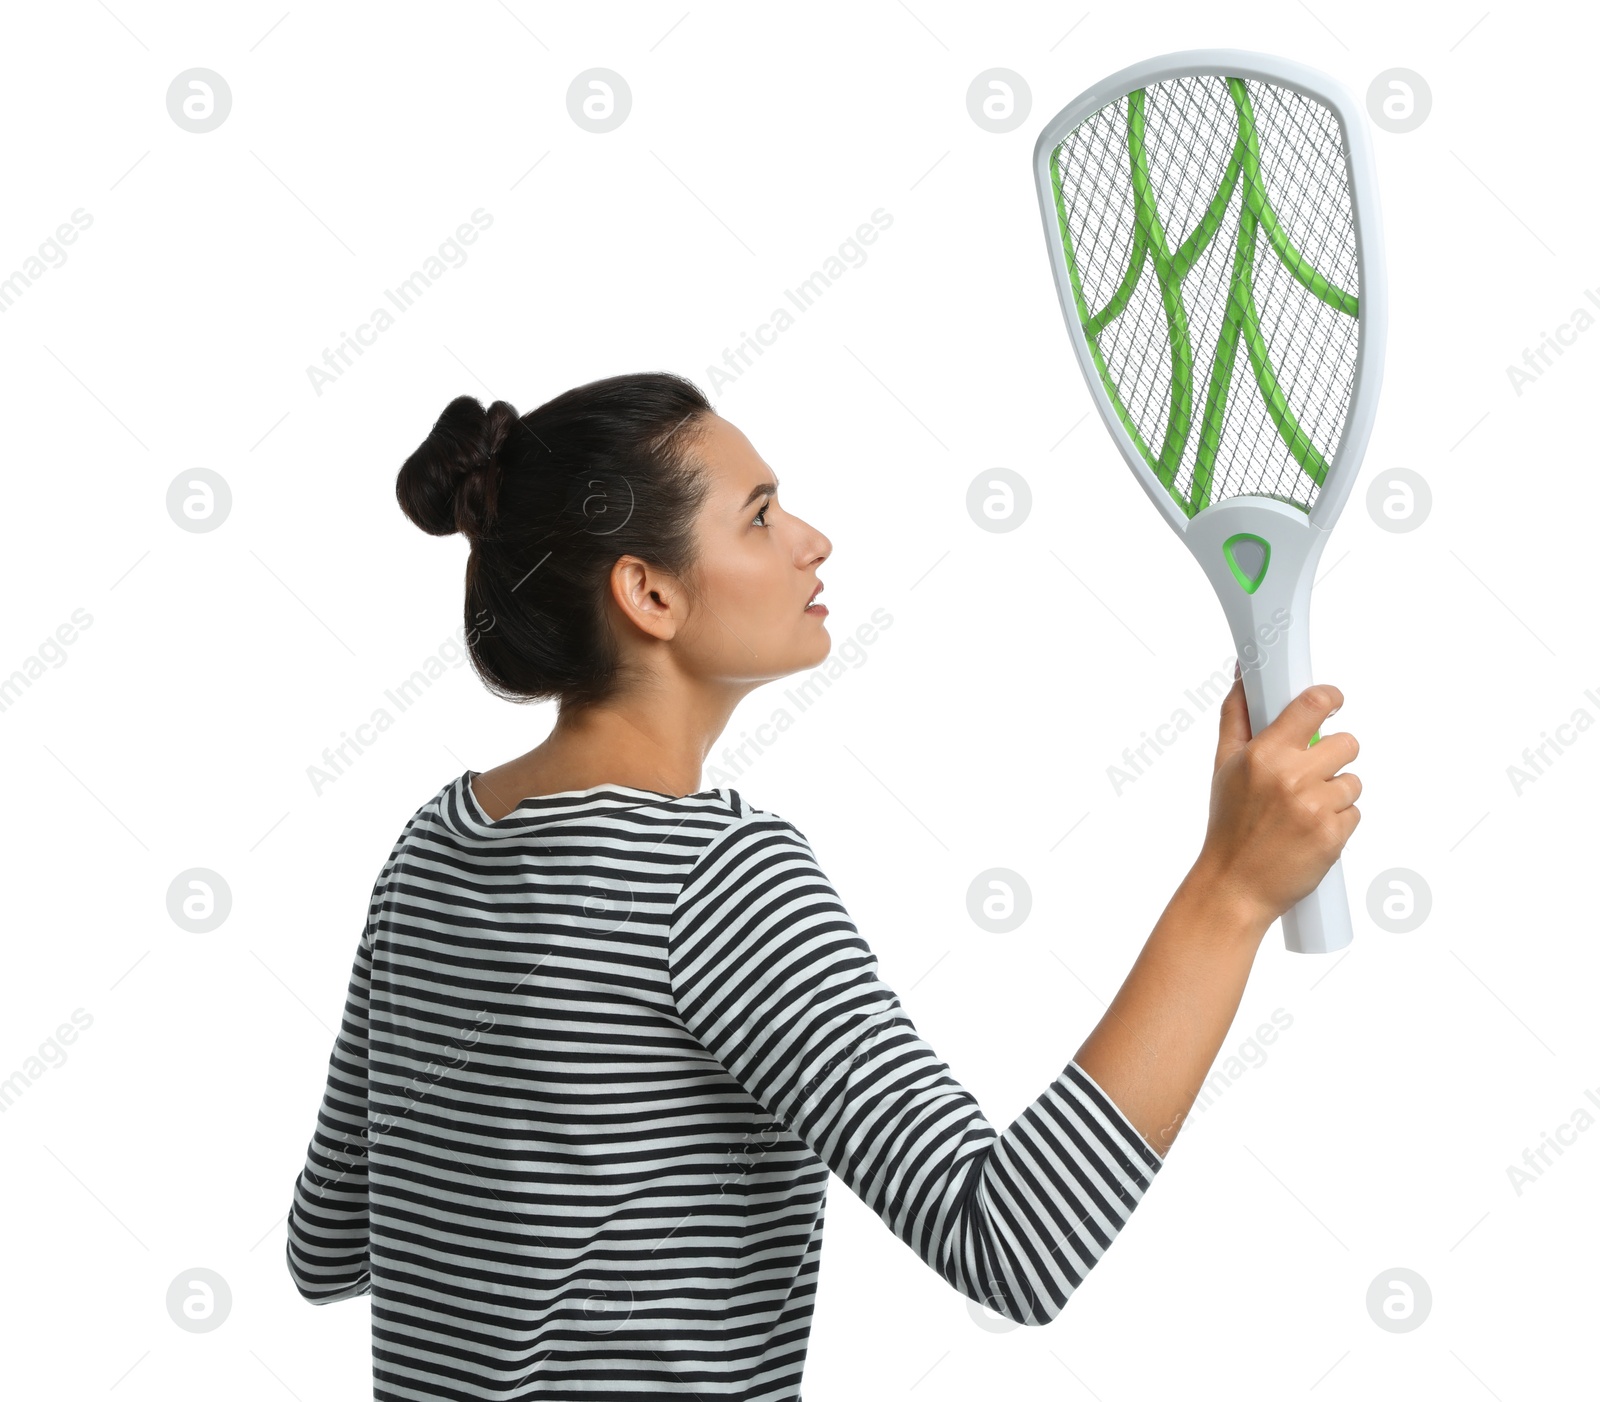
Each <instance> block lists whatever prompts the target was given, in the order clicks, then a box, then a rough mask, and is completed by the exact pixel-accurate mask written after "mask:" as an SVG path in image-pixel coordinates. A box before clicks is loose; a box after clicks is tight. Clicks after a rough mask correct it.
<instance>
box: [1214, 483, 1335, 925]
mask: <svg viewBox="0 0 1600 1402" xmlns="http://www.w3.org/2000/svg"><path fill="white" fill-rule="evenodd" d="M1326 539H1327V535H1326V532H1324V531H1322V530H1320V529H1319V528H1318V527H1316V526H1313V525H1311V524H1310V522H1309V521H1308V520H1307V518H1306V514H1305V512H1303V511H1301V510H1300V509H1299V508H1297V507H1295V506H1292V505H1289V504H1286V503H1284V502H1281V501H1277V500H1275V499H1272V498H1267V497H1233V498H1230V499H1229V500H1227V501H1222V502H1218V503H1217V504H1216V505H1214V506H1212V507H1209V508H1207V509H1206V510H1204V511H1202V512H1200V514H1199V515H1197V516H1196V517H1195V518H1194V519H1193V520H1192V521H1191V522H1190V523H1189V526H1188V529H1187V530H1186V532H1185V533H1184V543H1185V544H1186V545H1187V546H1188V547H1189V549H1190V551H1191V552H1192V553H1193V555H1194V557H1195V558H1196V559H1197V560H1198V561H1199V562H1200V565H1201V568H1202V569H1204V570H1205V572H1206V576H1207V578H1209V579H1210V581H1211V585H1212V588H1213V589H1215V590H1216V593H1217V598H1218V599H1219V600H1220V601H1221V603H1222V609H1223V612H1224V613H1225V614H1226V615H1227V618H1228V627H1229V629H1230V631H1231V632H1232V633H1233V644H1234V648H1235V650H1236V652H1237V654H1238V658H1239V671H1240V675H1241V676H1242V677H1243V679H1244V696H1245V701H1246V703H1247V704H1248V706H1249V708H1250V733H1251V734H1252V735H1259V734H1260V733H1261V732H1262V731H1263V730H1264V729H1266V727H1267V726H1268V725H1270V724H1271V723H1272V722H1273V721H1274V720H1276V719H1277V718H1278V716H1279V715H1281V714H1282V712H1283V709H1284V707H1285V706H1287V705H1288V704H1289V703H1290V702H1291V701H1293V700H1294V698H1295V697H1296V696H1298V695H1299V694H1300V693H1301V692H1302V691H1304V690H1305V689H1306V688H1307V687H1308V686H1310V685H1311V683H1312V676H1311V634H1310V609H1311V580H1312V575H1313V573H1314V572H1315V569H1316V564H1317V559H1318V557H1319V556H1320V555H1321V553H1322V546H1323V544H1324V542H1325V541H1326ZM1351 938H1352V931H1351V927H1350V902H1349V899H1348V897H1347V896H1346V893H1345V886H1344V868H1343V866H1342V865H1341V864H1340V862H1339V861H1337V860H1336V861H1335V862H1334V863H1333V865H1332V866H1330V867H1329V868H1328V871H1327V874H1326V875H1325V876H1324V877H1323V878H1322V882H1321V884H1320V885H1319V886H1318V887H1317V888H1316V890H1314V891H1312V892H1311V894H1310V895H1308V896H1306V897H1305V898H1304V899H1303V900H1301V901H1298V902H1296V903H1295V904H1294V905H1292V906H1290V907H1289V909H1288V910H1286V911H1284V913H1283V942H1284V946H1285V947H1286V948H1287V949H1289V950H1291V951H1292V952H1294V953H1296V954H1329V953H1332V952H1333V951H1334V950H1336V949H1343V948H1344V947H1345V945H1347V944H1349V943H1350V941H1351Z"/></svg>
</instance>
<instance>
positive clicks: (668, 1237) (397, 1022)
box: [287, 770, 1162, 1402]
mask: <svg viewBox="0 0 1600 1402" xmlns="http://www.w3.org/2000/svg"><path fill="white" fill-rule="evenodd" d="M473 774H474V771H472V770H468V771H467V772H466V773H464V774H462V775H461V776H460V777H459V778H456V779H453V780H452V781H451V782H450V783H448V784H446V785H445V787H444V788H443V789H441V790H440V791H439V792H438V794H436V795H435V796H434V797H433V798H432V799H431V800H429V802H428V803H426V804H425V805H424V806H423V807H422V808H420V809H419V810H418V811H417V812H416V814H415V815H413V817H412V818H411V820H410V821H409V822H408V823H407V824H406V826H405V830H404V831H403V832H402V833H401V835H400V838H399V840H398V841H397V842H396V843H395V846H394V848H393V850H392V851H391V852H390V854H389V857H388V859H387V861H386V862H385V863H384V865H383V869H382V871H381V872H380V874H379V876H378V879H377V882H376V884H375V885H374V887H373V891H372V899H371V904H370V906H369V908H368V912H367V920H366V926H365V928H364V930H363V931H362V934H361V939H360V942H359V944H358V946H357V949H356V954H355V961H354V968H353V971H352V973H351V978H350V985H349V995H348V998H347V1001H346V1004H345V1009H344V1016H343V1021H342V1025H341V1028H340V1031H339V1034H338V1036H337V1038H336V1040H335V1042H334V1046H333V1053H332V1056H331V1057H330V1059H329V1064H328V1080H327V1087H326V1091H325V1093H324V1096H323V1100H322V1105H321V1108H320V1111H319V1113H318V1116H317V1122H316V1129H315V1133H314V1135H313V1137H312V1139H311V1142H310V1146H309V1149H308V1151H307V1154H306V1162H305V1168H304V1170H303V1171H302V1172H301V1174H300V1176H299V1178H298V1180H297V1181H296V1183H295V1185H294V1192H293V1197H292V1205H291V1207H290V1211H289V1219H288V1243H287V1259H288V1266H289V1271H290V1274H291V1275H292V1277H293V1279H294V1282H295V1285H296V1286H297V1287H298V1289H299V1291H300V1293H301V1294H302V1295H303V1296H304V1297H305V1298H306V1299H308V1300H310V1301H311V1302H313V1303H314V1304H327V1303H329V1302H331V1301H334V1300H343V1299H347V1298H350V1297H352V1296H356V1295H366V1294H370V1295H371V1297H372V1360H373V1396H374V1397H375V1398H376V1399H379V1402H390V1400H391V1399H394V1400H396V1402H397V1400H398V1399H402V1398H403V1399H408V1402H410V1400H411V1399H416V1402H423V1400H424V1399H426V1402H439V1399H461V1400H462V1402H467V1399H471V1400H472V1402H481V1399H487V1398H495V1399H523V1398H542V1399H554V1398H561V1399H573V1400H574V1402H576V1399H584V1402H594V1399H596V1398H623V1397H643V1396H647V1395H656V1394H672V1395H678V1396H683V1397H702V1398H710V1397H724V1398H740V1399H744V1400H745V1402H758V1400H759V1402H768V1400H769V1399H770V1402H779V1399H782V1400H783V1402H798V1399H799V1397H800V1383H801V1374H802V1371H803V1368H804V1365H805V1358H806V1343H807V1337H808V1334H809V1331H810V1326H811V1317H812V1306H813V1303H814V1300H815V1296H816V1291H817V1279H818V1266H819V1262H820V1256H821V1250H822V1222H823V1210H824V1207H825V1204H826V1198H827V1188H828V1181H829V1180H828V1175H829V1171H830V1170H831V1171H832V1172H833V1173H836V1174H838V1176H839V1177H840V1178H841V1179H843V1180H844V1182H845V1183H846V1185H847V1186H848V1187H849V1188H850V1189H851V1191H853V1192H854V1193H856V1194H857V1195H858V1196H859V1197H860V1198H861V1200H862V1201H863V1202H865V1203H866V1204H867V1205H868V1206H869V1207H870V1208H871V1209H872V1210H873V1211H874V1212H875V1213H877V1215H878V1216H879V1217H880V1218H881V1219H882V1220H883V1222H884V1223H885V1225H887V1226H888V1228H889V1230H890V1231H892V1232H893V1233H894V1234H895V1235H896V1236H897V1237H899V1239H900V1240H901V1241H903V1242H904V1243H905V1244H906V1245H907V1246H908V1247H910V1248H911V1250H913V1251H914V1252H916V1254H917V1255H918V1256H919V1257H920V1258H921V1259H922V1261H923V1262H924V1263H926V1264H927V1265H928V1266H929V1267H930V1268H932V1269H933V1270H935V1271H937V1272H938V1273H939V1275H940V1276H942V1277H943V1278H944V1279H945V1280H946V1281H947V1282H949V1284H950V1285H952V1286H953V1287H954V1288H955V1289H956V1290H959V1291H960V1292H961V1293H962V1294H963V1295H965V1296H967V1297H968V1298H969V1299H972V1300H975V1301H980V1302H982V1303H983V1304H984V1305H986V1306H988V1307H989V1308H990V1309H991V1310H993V1311H995V1312H996V1313H998V1314H1000V1315H1003V1316H1005V1317H1006V1318H1008V1319H1011V1320H1015V1321H1017V1322H1019V1323H1022V1324H1035V1325H1038V1324H1045V1323H1048V1322H1049V1321H1050V1320H1052V1319H1054V1318H1055V1317H1056V1315H1057V1314H1059V1313H1060V1312H1061V1310H1062V1309H1063V1308H1064V1307H1065V1305H1066V1302H1067V1299H1068V1297H1069V1296H1070V1295H1071V1293H1072V1291H1073V1290H1074V1288H1075V1287H1076V1286H1078V1285H1079V1284H1080V1283H1081V1282H1082V1281H1083V1278H1084V1276H1085V1275H1086V1274H1087V1273H1088V1272H1089V1270H1090V1269H1091V1268H1092V1267H1093V1266H1094V1264H1095V1262H1096V1261H1098V1260H1099V1258H1100V1257H1101V1255H1102V1254H1103V1253H1104V1252H1105V1251H1106V1249H1107V1248H1108V1247H1109V1246H1110V1244H1111V1241H1112V1238H1113V1237H1115V1236H1116V1234H1117V1232H1118V1231H1119V1230H1120V1229H1121V1228H1122V1226H1123V1224H1124V1223H1125V1222H1126V1221H1127V1219H1128V1216H1129V1214H1130V1213H1131V1212H1132V1211H1133V1209H1134V1207H1135V1206H1136V1205H1137V1204H1138V1202H1139V1200H1140V1198H1141V1197H1142V1195H1143V1193H1144V1190H1145V1189H1146V1188H1147V1187H1148V1186H1149V1185H1150V1183H1151V1181H1152V1180H1153V1178H1154V1176H1155V1174H1156V1172H1157V1171H1158V1169H1159V1168H1160V1166H1161V1163H1162V1160H1161V1159H1160V1158H1159V1157H1158V1156H1157V1154H1156V1153H1155V1152H1154V1150H1153V1149H1151V1147H1150V1146H1149V1144H1148V1143H1146V1141H1145V1140H1144V1139H1143V1138H1142V1137H1141V1136H1140V1134H1139V1133H1138V1131H1137V1130H1136V1129H1135V1128H1134V1127H1133V1126H1132V1124H1131V1123H1130V1122H1129V1121H1128V1120H1127V1118H1126V1117H1125V1116H1124V1115H1123V1114H1122V1112H1121V1111H1120V1110H1119V1109H1118V1107H1117V1106H1116V1105H1115V1104H1114V1103H1113V1102H1112V1100H1111V1099H1110V1097H1109V1096H1108V1095H1107V1094H1106V1093H1105V1091H1104V1090H1102V1089H1101V1087H1100V1086H1099V1085H1097V1084H1096V1083H1095V1081H1094V1080H1093V1079H1092V1078H1091V1077H1089V1076H1088V1075H1087V1074H1086V1073H1085V1072H1084V1071H1083V1070H1082V1069H1081V1068H1080V1067H1079V1066H1078V1065H1077V1064H1076V1063H1075V1062H1069V1063H1068V1065H1067V1066H1066V1067H1065V1069H1064V1070H1063V1071H1062V1072H1061V1074H1060V1075H1059V1076H1057V1077H1056V1078H1055V1079H1054V1080H1053V1081H1051V1082H1050V1084H1049V1085H1047V1086H1046V1087H1045V1088H1044V1090H1043V1091H1042V1092H1041V1093H1040V1094H1039V1096H1038V1098H1037V1099H1036V1100H1034V1101H1033V1103H1032V1104H1031V1105H1029V1106H1028V1108H1027V1109H1026V1110H1024V1111H1023V1112H1022V1114H1021V1115H1019V1116H1018V1117H1017V1119H1016V1120H1015V1121H1014V1122H1013V1123H1012V1124H1011V1126H1010V1127H1009V1128H1008V1129H1007V1130H1006V1131H1005V1133H1003V1134H996V1132H995V1130H994V1129H993V1128H992V1127H991V1126H990V1124H989V1122H988V1121H987V1120H986V1119H985V1118H984V1116H983V1113H982V1111H981V1110H980V1109H979V1107H978V1103H977V1101H976V1100H975V1099H974V1098H973V1097H972V1095H971V1094H970V1093H969V1092H968V1091H967V1090H966V1089H965V1088H964V1087H963V1086H961V1085H960V1084H959V1083H958V1082H957V1081H955V1080H954V1079H953V1078H952V1076H951V1075H950V1071H949V1068H948V1067H947V1066H946V1065H945V1063H944V1062H943V1061H942V1060H940V1058H939V1056H938V1055H937V1054H936V1053H935V1052H934V1050H933V1048H932V1047H930V1046H929V1045H928V1044H927V1043H926V1042H925V1041H923V1040H922V1038H921V1037H920V1036H918V1034H917V1030H916V1028H915V1027H914V1026H913V1025H912V1022H911V1019H910V1018H909V1017H908V1016H907V1015H906V1012H905V1010H904V1009H903V1008H902V1007H901V1005H900V1001H899V999H898V998H897V997H896V996H895V994H894V993H893V991H892V990H891V989H889V988H888V987H887V986H886V985H885V984H884V983H883V982H882V980H881V979H880V978H879V977H878V970H877V961H876V959H875V957H874V956H873V954H872V951H871V950H870V949H869V948H868V947H867V944H866V942H865V941H864V940H863V939H862V937H861V936H860V934H859V933H858V932H857V930H856V927H855V925H854V924H853V923H852V921H851V919H850V916H849V915H848V914H847V913H846V911H845V908H844V906H843V905H842V904H841V903H840V900H839V896H838V894H837V893H836V892H835V891H834V889H833V887H832V885H831V884H830V883H829V881H828V879H827V877H826V876H824V875H823V873H822V871H821V870H820V869H819V867H818V865H817V862H816V859H815V856H814V854H813V853H812V850H811V846H810V844H809V843H808V842H807V841H806V838H805V837H804V835H803V834H802V833H801V832H800V831H799V829H797V828H796V827H794V825H793V824H791V823H789V822H787V821H786V820H785V819H783V818H781V817H779V816H778V815H777V814H774V813H768V812H764V811H762V810H761V809H758V808H753V807H751V806H750V805H749V804H748V803H746V801H745V800H744V799H743V798H742V797H741V796H740V794H739V793H738V791H737V790H734V789H729V788H717V789H709V790H705V791H703V792H701V793H695V794H689V795H687V796H685V797H681V798H675V797H671V796H669V795H666V794H659V793H653V792H651V791H649V790H645V789H635V788H629V787H626V786H622V785H616V784H604V785H599V786H597V787H595V788H590V789H584V790H582V791H581V792H580V791H573V792H568V793H559V794H548V795H541V796H538V797H534V798H527V799H524V800H523V801H522V802H521V803H519V804H518V805H517V806H516V807H515V808H514V809H513V810H512V811H511V812H510V813H508V814H506V815H505V816H504V817H503V818H501V819H500V820H498V821H490V819H489V818H488V817H487V815H486V814H485V813H484V811H483V808H482V807H481V805H480V804H479V803H478V800H477V798H476V796H475V795H474V793H473V791H472V786H471V780H472V777H473Z"/></svg>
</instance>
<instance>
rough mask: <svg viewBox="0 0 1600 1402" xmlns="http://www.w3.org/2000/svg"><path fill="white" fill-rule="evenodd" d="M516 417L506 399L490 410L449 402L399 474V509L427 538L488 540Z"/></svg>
mask: <svg viewBox="0 0 1600 1402" xmlns="http://www.w3.org/2000/svg"><path fill="white" fill-rule="evenodd" d="M518 417H519V416H518V414H517V411H516V409H515V408H514V407H513V406H512V405H510V404H508V403H507V402H506V401H505V400H503V399H497V400H495V402H494V403H493V404H491V405H490V406H489V407H488V408H487V409H485V408H484V407H483V405H482V404H481V403H480V402H479V401H478V400H476V399H474V398H473V397H472V396H471V395H470V394H464V395H462V396H461V397H460V398H459V399H453V400H451V401H450V403H449V404H447V405H446V406H445V410H444V412H443V413H442V414H440V415H439V418H438V421H437V422H436V423H435V424H434V426H433V428H432V430H431V431H430V432H429V434H428V436H427V437H426V438H425V439H424V440H423V441H422V444H421V446H420V447H418V448H417V450H416V451H415V452H414V453H412V454H411V456H410V457H408V458H407V459H406V460H405V463H404V464H403V465H402V466H401V468H400V474H399V476H398V477H397V478H396V479H395V486H394V490H395V496H396V498H398V500H399V502H400V509H401V510H402V511H403V512H405V514H406V516H407V517H408V518H409V519H410V520H411V521H412V522H414V523H415V524H416V525H418V526H420V527H421V528H422V529H423V530H425V531H427V532H428V534H429V535H453V534H455V533H456V532H457V531H460V532H461V533H462V534H463V535H465V536H466V537H467V538H468V539H469V540H473V541H477V540H479V539H481V538H482V537H484V536H486V535H488V534H489V533H490V531H491V530H492V529H493V527H494V521H495V507H496V504H497V502H498V499H499V495H500V491H499V488H500V461H499V454H500V445H501V444H502V443H504V442H505V440H506V435H507V434H509V433H510V432H511V427H512V425H513V424H515V423H516V422H517V419H518Z"/></svg>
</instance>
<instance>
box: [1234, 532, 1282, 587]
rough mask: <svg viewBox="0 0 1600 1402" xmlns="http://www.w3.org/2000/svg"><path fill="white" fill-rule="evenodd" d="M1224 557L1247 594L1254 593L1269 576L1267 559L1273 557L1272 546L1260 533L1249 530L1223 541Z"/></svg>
mask: <svg viewBox="0 0 1600 1402" xmlns="http://www.w3.org/2000/svg"><path fill="white" fill-rule="evenodd" d="M1222 558H1223V559H1225V560H1226V561H1227V562H1228V568H1229V569H1230V570H1232V571H1233V577H1234V578H1235V579H1237V580H1238V581H1239V587H1240V588H1241V589H1243V590H1244V592H1245V593H1246V594H1254V593H1255V592H1256V590H1257V589H1259V588H1260V587H1261V581H1262V580H1263V579H1265V578H1266V577H1267V561H1268V560H1270V559H1271V558H1272V546H1271V545H1270V544H1269V543H1268V542H1267V541H1265V540H1263V539H1262V538H1261V537H1260V536H1258V535H1251V534H1250V533H1249V532H1248V531H1245V532H1241V533H1240V534H1239V535H1231V536H1229V537H1228V538H1227V539H1226V540H1225V541H1223V542H1222Z"/></svg>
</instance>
